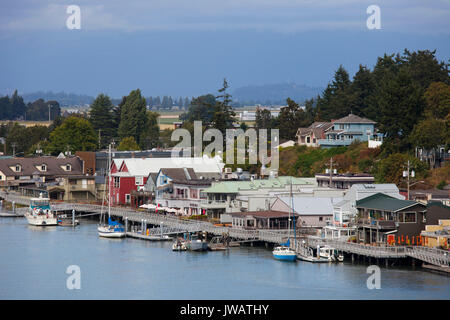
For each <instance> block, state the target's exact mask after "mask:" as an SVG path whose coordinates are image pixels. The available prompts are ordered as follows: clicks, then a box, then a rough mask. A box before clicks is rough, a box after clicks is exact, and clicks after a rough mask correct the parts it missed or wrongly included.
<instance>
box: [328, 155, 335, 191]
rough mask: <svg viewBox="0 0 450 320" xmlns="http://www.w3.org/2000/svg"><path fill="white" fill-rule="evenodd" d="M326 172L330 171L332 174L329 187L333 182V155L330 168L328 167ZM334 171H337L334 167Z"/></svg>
mask: <svg viewBox="0 0 450 320" xmlns="http://www.w3.org/2000/svg"><path fill="white" fill-rule="evenodd" d="M325 173H329V174H330V181H329V183H328V187H330V188H331V184H332V182H333V157H331V158H330V168H329V169H326V171H325ZM334 173H337V170H336V169H334Z"/></svg>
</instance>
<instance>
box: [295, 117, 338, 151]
mask: <svg viewBox="0 0 450 320" xmlns="http://www.w3.org/2000/svg"><path fill="white" fill-rule="evenodd" d="M332 126H333V123H332V122H314V123H313V124H311V125H310V126H309V127H308V128H298V130H297V134H296V135H295V137H296V138H297V144H298V145H299V146H307V147H319V143H318V141H319V139H325V138H326V136H325V131H326V130H328V129H330V128H331V127H332Z"/></svg>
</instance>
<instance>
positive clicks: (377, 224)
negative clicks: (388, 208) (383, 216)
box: [356, 219, 397, 230]
mask: <svg viewBox="0 0 450 320" xmlns="http://www.w3.org/2000/svg"><path fill="white" fill-rule="evenodd" d="M356 225H357V226H358V227H364V228H371V229H388V230H392V229H396V228H397V226H396V223H395V221H392V220H374V219H358V220H357V221H356Z"/></svg>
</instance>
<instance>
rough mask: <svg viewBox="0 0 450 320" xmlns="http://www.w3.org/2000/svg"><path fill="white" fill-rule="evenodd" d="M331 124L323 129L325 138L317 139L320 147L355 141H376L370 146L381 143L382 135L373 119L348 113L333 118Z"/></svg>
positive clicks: (347, 143)
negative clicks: (338, 117) (336, 118)
mask: <svg viewBox="0 0 450 320" xmlns="http://www.w3.org/2000/svg"><path fill="white" fill-rule="evenodd" d="M332 124H333V125H332V126H330V127H329V128H327V129H326V130H325V138H324V139H318V140H317V143H318V145H319V146H320V147H324V148H331V147H339V146H348V145H350V144H351V143H353V142H355V141H360V142H363V141H368V143H369V144H370V141H371V140H372V141H377V143H375V142H374V143H372V144H371V145H370V146H371V147H377V146H379V145H381V143H382V139H383V135H382V134H381V133H379V132H377V130H376V129H375V124H376V122H375V121H372V120H370V119H366V118H362V117H358V116H357V115H354V114H349V115H348V116H346V117H343V118H341V119H338V120H335V121H333V122H332Z"/></svg>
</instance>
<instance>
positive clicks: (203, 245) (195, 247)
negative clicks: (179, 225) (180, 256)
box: [186, 241, 208, 251]
mask: <svg viewBox="0 0 450 320" xmlns="http://www.w3.org/2000/svg"><path fill="white" fill-rule="evenodd" d="M186 247H187V249H188V250H189V251H207V250H208V243H207V242H204V241H189V242H188V243H187V244H186Z"/></svg>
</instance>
